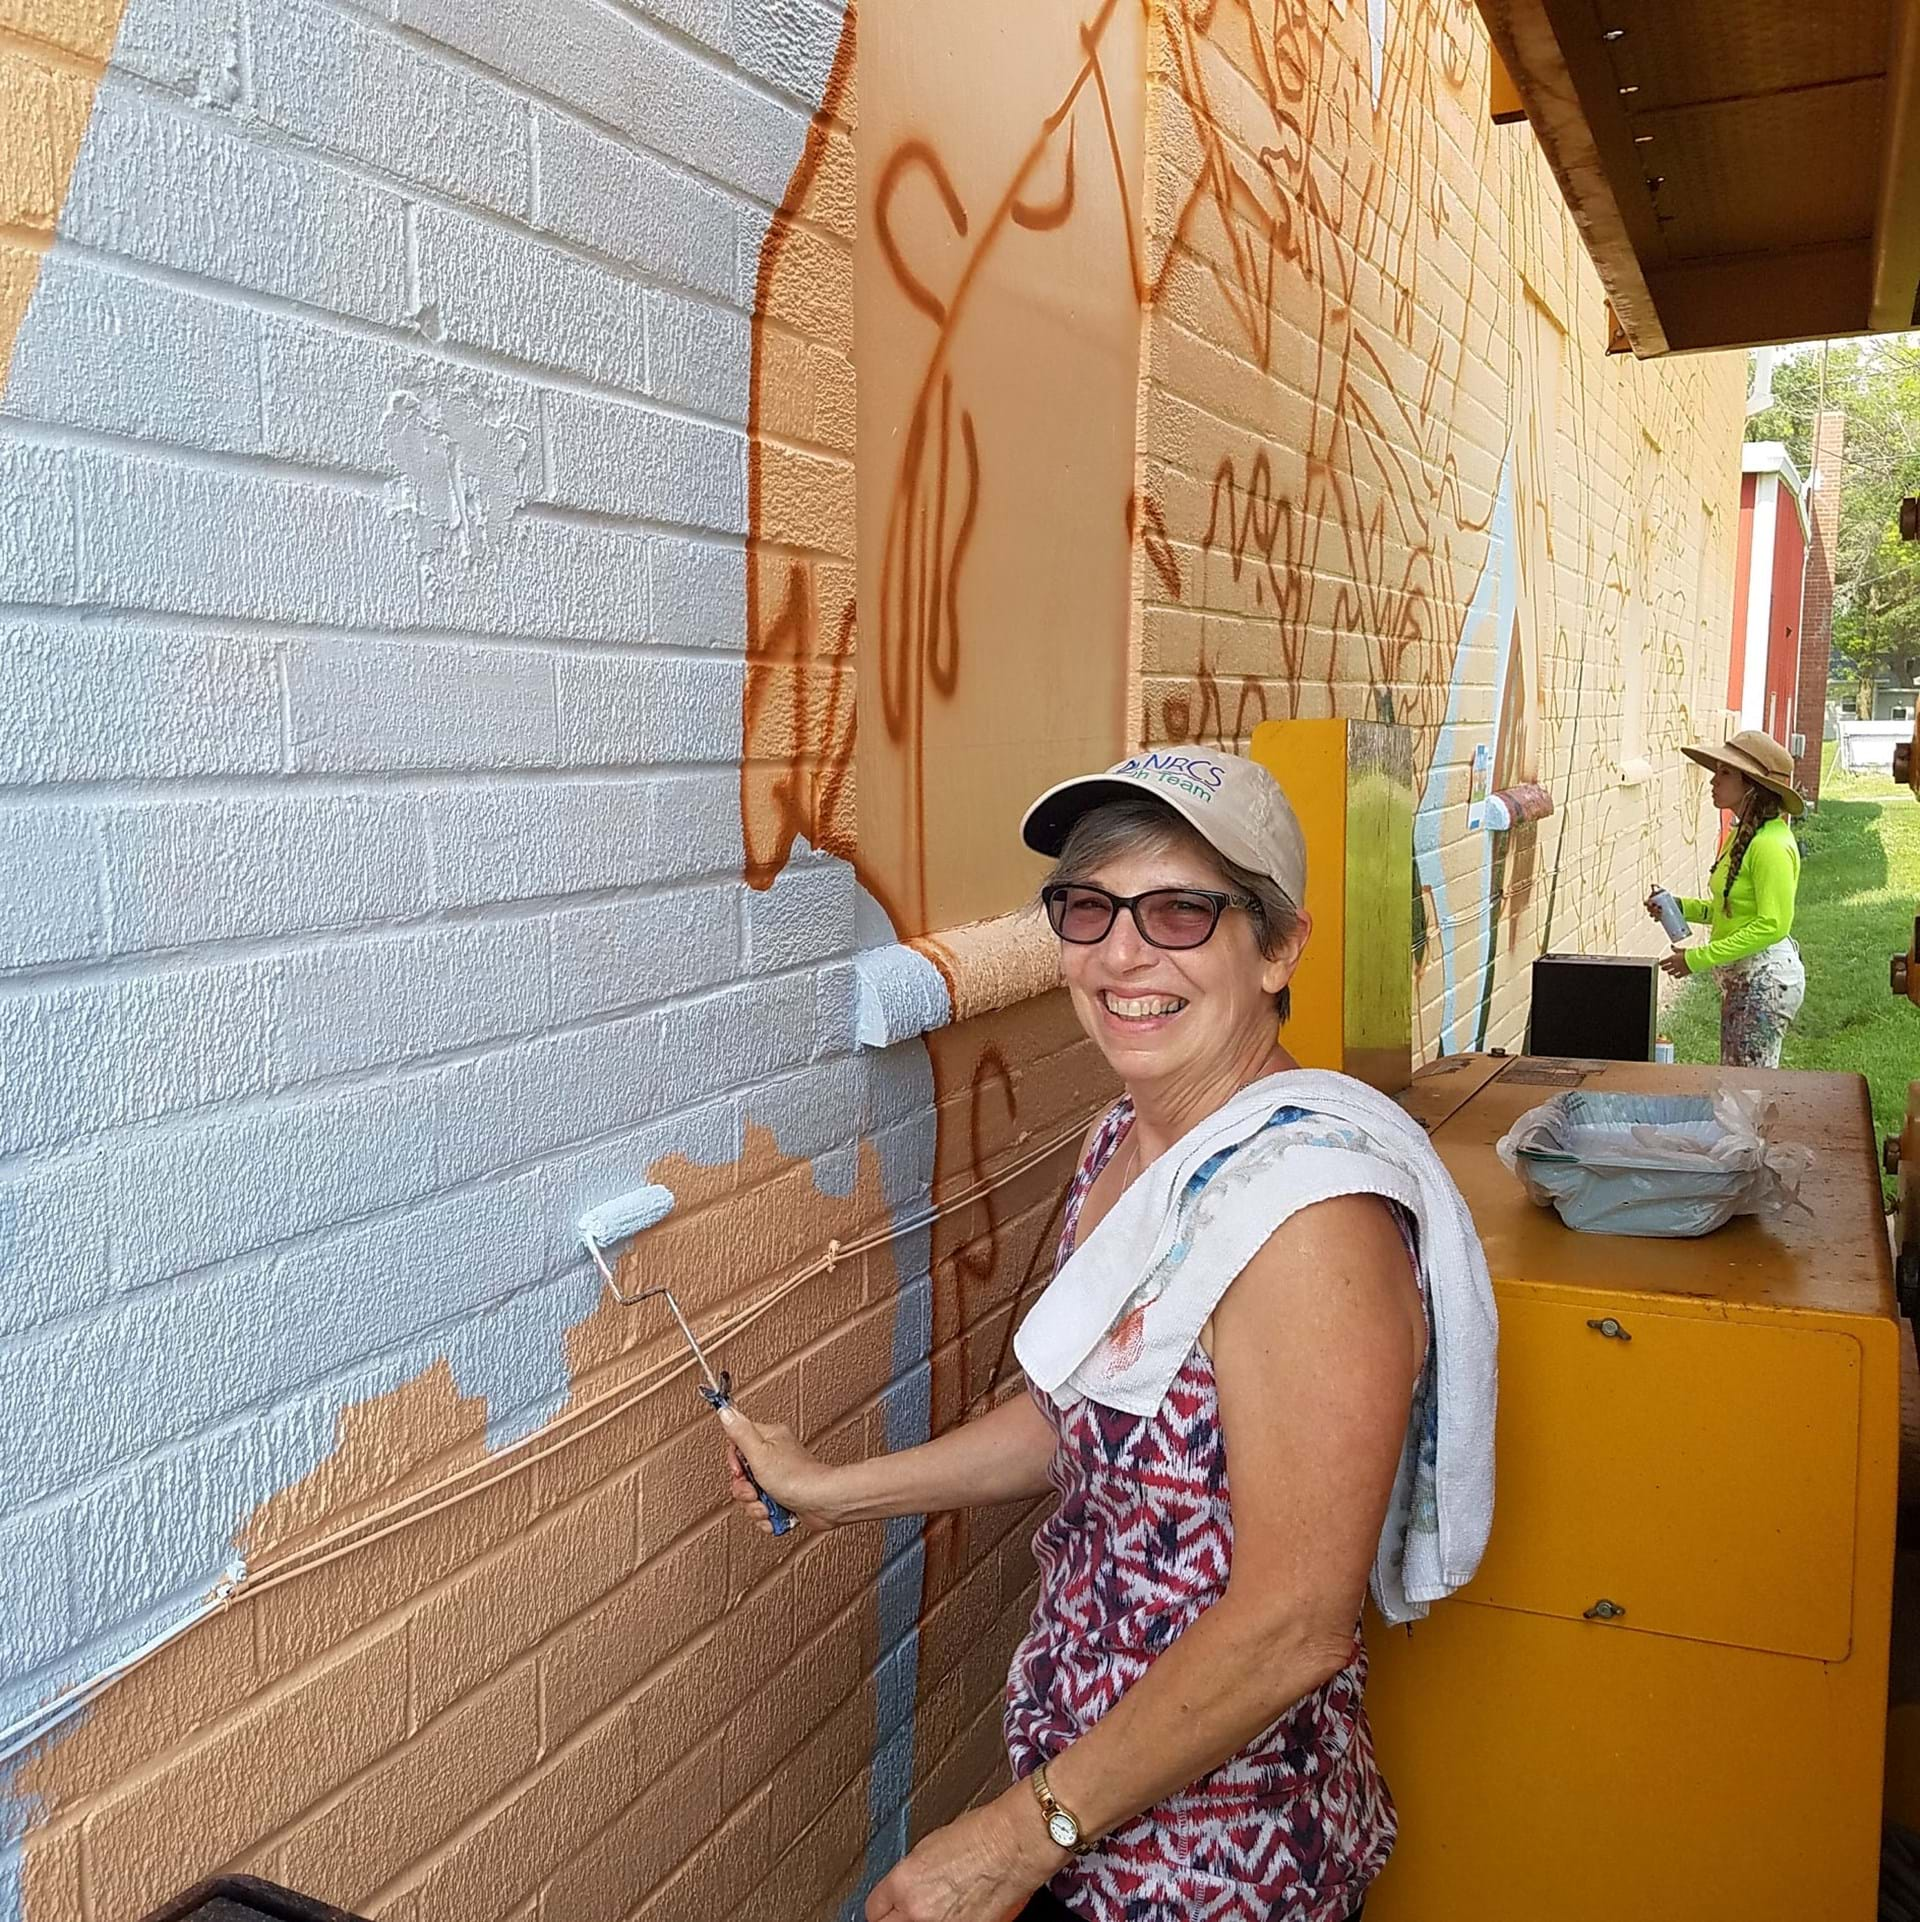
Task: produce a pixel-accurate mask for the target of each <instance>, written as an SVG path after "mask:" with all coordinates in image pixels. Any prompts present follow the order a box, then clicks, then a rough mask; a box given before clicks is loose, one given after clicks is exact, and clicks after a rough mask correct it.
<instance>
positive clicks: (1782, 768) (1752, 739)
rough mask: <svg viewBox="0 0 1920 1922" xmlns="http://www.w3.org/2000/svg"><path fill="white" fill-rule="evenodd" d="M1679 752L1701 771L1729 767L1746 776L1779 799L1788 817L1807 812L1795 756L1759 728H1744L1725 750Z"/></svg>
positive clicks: (1703, 748) (1693, 748) (1698, 748)
mask: <svg viewBox="0 0 1920 1922" xmlns="http://www.w3.org/2000/svg"><path fill="white" fill-rule="evenodd" d="M1680 752H1681V753H1682V754H1684V755H1685V756H1686V757H1687V759H1688V760H1690V761H1698V762H1699V763H1700V765H1701V766H1702V767H1705V768H1723V767H1726V768H1731V769H1732V770H1733V771H1734V773H1736V774H1744V775H1745V776H1746V777H1747V779H1748V780H1749V781H1751V782H1752V783H1753V784H1754V786H1755V787H1763V788H1767V789H1769V790H1771V791H1772V792H1773V793H1775V794H1777V795H1779V797H1780V799H1781V801H1782V802H1783V803H1784V804H1785V806H1786V810H1787V812H1788V813H1789V814H1802V813H1804V812H1805V811H1806V806H1807V804H1806V801H1805V800H1804V799H1803V798H1802V797H1801V794H1800V791H1799V789H1798V788H1796V787H1795V786H1794V784H1793V756H1792V755H1791V754H1789V753H1788V752H1787V750H1786V749H1785V748H1783V747H1782V746H1781V745H1780V743H1779V742H1778V741H1776V740H1775V739H1774V738H1773V736H1772V735H1771V734H1767V733H1764V732H1763V731H1762V730H1761V729H1759V728H1757V727H1749V728H1742V729H1741V731H1740V732H1739V733H1738V734H1736V735H1734V736H1733V737H1732V738H1731V739H1730V740H1729V741H1728V742H1727V743H1726V745H1725V746H1724V747H1684V748H1682V749H1681V750H1680Z"/></svg>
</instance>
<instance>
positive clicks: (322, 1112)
mask: <svg viewBox="0 0 1920 1922" xmlns="http://www.w3.org/2000/svg"><path fill="white" fill-rule="evenodd" d="M436 1125H437V1118H436V1116H435V1115H434V1113H433V1110H432V1106H431V1102H430V1100H429V1099H428V1091H427V1090H426V1089H425V1088H424V1087H423V1086H421V1085H420V1084H411V1085H408V1084H402V1085H400V1086H398V1087H379V1088H370V1089H360V1090H356V1091H353V1092H349V1093H332V1094H325V1095H315V1096H312V1097H310V1098H308V1099H305V1100H297V1101H286V1102H281V1103H277V1104H275V1105H274V1106H272V1107H270V1108H265V1109H261V1110H257V1111H255V1112H253V1113H249V1114H241V1115H236V1116H230V1117H226V1118H223V1119H221V1120H218V1121H213V1122H207V1123H203V1124H198V1125H194V1126H191V1127H171V1128H165V1129H160V1130H154V1131H143V1132H140V1133H136V1134H132V1135H128V1136H125V1137H123V1138H121V1139H120V1140H118V1141H116V1142H115V1144H114V1146H113V1150H112V1153H111V1155H110V1158H109V1162H108V1168H109V1175H108V1192H109V1196H110V1199H111V1206H112V1209H113V1228H112V1235H113V1251H114V1264H115V1268H116V1271H117V1273H118V1275H119V1277H120V1279H121V1280H122V1281H123V1282H139V1281H143V1280H151V1279H153V1278H155V1277H159V1276H165V1275H175V1274H183V1273H186V1272H188V1271H190V1270H192V1269H195V1268H201V1267H207V1266H210V1265H211V1264H212V1263H214V1262H218V1261H225V1260H228V1259H229V1258H231V1257H232V1256H235V1255H242V1254H247V1253H250V1252H252V1251H253V1250H256V1249H264V1248H268V1247H271V1246H272V1245H273V1244H274V1243H276V1242H279V1241H282V1240H285V1239H287V1238H289V1237H291V1236H294V1235H300V1234H304V1233H306V1232H308V1231H309V1230H311V1229H315V1228H324V1227H328V1226H331V1225H333V1224H335V1223H339V1222H347V1221H352V1220H355V1219H358V1218H359V1217H360V1216H362V1215H366V1214H369V1213H371V1212H373V1211H374V1210H375V1209H379V1208H385V1207H388V1206H391V1205H393V1204H394V1203H397V1202H404V1201H411V1200H414V1199H416V1198H418V1197H419V1196H421V1195H424V1194H428V1193H430V1192H432V1191H433V1190H434V1189H435V1188H436V1187H437V1186H438V1185H439V1184H438V1183H437V1182H436V1180H435V1178H434V1132H435V1128H436Z"/></svg>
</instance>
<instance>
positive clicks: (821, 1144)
mask: <svg viewBox="0 0 1920 1922" xmlns="http://www.w3.org/2000/svg"><path fill="white" fill-rule="evenodd" d="M861 1079H862V1070H861V1064H860V1063H859V1062H858V1061H857V1060H855V1059H853V1058H852V1057H851V1056H847V1055H842V1056H840V1057H839V1058H837V1059H835V1060H832V1061H822V1062H819V1063H817V1064H815V1065H814V1066H812V1067H808V1068H803V1069H801V1070H800V1072H799V1073H797V1074H787V1075H782V1076H781V1077H780V1078H779V1079H778V1080H777V1081H769V1082H766V1083H765V1084H763V1085H762V1086H760V1087H757V1088H753V1089H750V1090H749V1091H748V1092H747V1093H746V1094H744V1095H743V1096H742V1097H741V1107H742V1109H743V1110H744V1112H745V1114H746V1117H747V1119H748V1120H749V1121H752V1122H756V1123H757V1124H758V1125H759V1126H760V1127H762V1128H770V1129H771V1130H772V1131H773V1138H774V1140H775V1141H776V1142H777V1143H778V1144H779V1147H780V1152H781V1153H782V1154H783V1155H788V1156H805V1157H806V1158H807V1159H808V1160H811V1159H812V1158H813V1157H814V1156H816V1155H822V1154H826V1153H829V1152H830V1151H832V1150H834V1149H837V1148H844V1147H847V1146H849V1145H851V1144H852V1143H853V1142H854V1141H855V1140H856V1139H857V1138H858V1136H859V1133H860V1111H861V1107H862V1105H863V1101H864V1091H863V1090H862V1088H861V1085H860V1084H861Z"/></svg>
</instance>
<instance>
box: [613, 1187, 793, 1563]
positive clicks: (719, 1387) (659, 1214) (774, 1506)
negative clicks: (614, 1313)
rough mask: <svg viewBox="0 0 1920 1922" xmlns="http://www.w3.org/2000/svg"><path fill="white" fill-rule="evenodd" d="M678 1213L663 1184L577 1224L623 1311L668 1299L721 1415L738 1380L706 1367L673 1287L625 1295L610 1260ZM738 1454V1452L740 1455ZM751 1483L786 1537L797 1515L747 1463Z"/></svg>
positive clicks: (621, 1198)
mask: <svg viewBox="0 0 1920 1922" xmlns="http://www.w3.org/2000/svg"><path fill="white" fill-rule="evenodd" d="M672 1209H673V1190H672V1189H671V1188H663V1187H661V1186H660V1185H659V1183H658V1182H650V1183H649V1184H648V1185H647V1186H646V1187H644V1188H635V1189H634V1190H633V1192H632V1193H631V1194H624V1195H616V1196H615V1197H614V1198H613V1199H612V1200H611V1201H603V1202H602V1203H601V1204H600V1205H599V1207H597V1208H589V1209H588V1210H587V1212H586V1213H585V1214H584V1215H582V1216H581V1217H580V1219H579V1221H578V1223H577V1224H576V1229H577V1232H578V1233H579V1236H580V1242H581V1245H582V1246H583V1247H584V1248H585V1249H586V1251H587V1253H588V1254H589V1255H591V1256H592V1257H593V1265H594V1266H595V1267H596V1268H598V1269H599V1270H600V1276H601V1279H602V1280H603V1281H604V1282H605V1283H606V1284H607V1288H608V1290H609V1292H610V1293H611V1294H612V1296H613V1298H614V1300H615V1301H617V1302H619V1303H620V1305H621V1306H622V1307H624V1308H632V1307H635V1306H637V1305H638V1304H639V1303H641V1302H643V1301H651V1300H653V1298H654V1297H655V1296H656V1295H660V1296H664V1297H665V1299H666V1304H667V1306H668V1307H669V1308H670V1309H671V1310H672V1311H673V1318H674V1320H675V1321H677V1322H678V1323H679V1324H680V1332H681V1334H682V1335H684V1336H685V1337H686V1342H687V1346H688V1348H689V1349H691V1350H692V1352H693V1358H694V1360H695V1361H696V1362H697V1363H698V1364H699V1366H700V1372H701V1374H703V1375H704V1376H705V1377H706V1380H705V1381H704V1382H703V1383H701V1384H700V1398H701V1399H702V1400H703V1401H704V1402H705V1403H706V1404H707V1406H708V1407H709V1408H711V1409H712V1410H713V1411H714V1412H715V1413H716V1414H718V1413H719V1411H720V1410H721V1409H723V1408H731V1407H732V1406H733V1377H732V1375H731V1374H729V1373H728V1371H727V1370H726V1369H724V1368H723V1369H721V1371H720V1372H719V1374H718V1375H716V1374H715V1373H714V1372H713V1370H712V1368H711V1367H710V1366H709V1365H708V1363H707V1357H706V1352H705V1350H704V1349H702V1348H701V1346H700V1344H699V1342H698V1341H696V1340H695V1339H694V1333H693V1330H692V1328H690V1327H689V1326H688V1325H687V1318H686V1316H685V1315H683V1314H682V1313H681V1312H680V1304H679V1303H678V1302H677V1301H675V1300H674V1298H673V1291H672V1289H670V1288H643V1289H641V1291H640V1292H639V1293H638V1294H637V1295H627V1294H622V1293H621V1292H620V1284H619V1282H618V1281H617V1280H616V1279H615V1278H614V1272H613V1266H612V1264H611V1263H610V1262H609V1261H608V1260H607V1250H608V1249H609V1248H611V1247H612V1246H613V1245H614V1244H615V1243H616V1242H621V1241H625V1240H626V1239H628V1237H629V1236H632V1235H637V1234H639V1233H640V1231H641V1230H642V1229H643V1228H651V1227H652V1226H653V1225H654V1223H655V1222H658V1221H664V1220H665V1219H666V1217H667V1216H668V1214H670V1213H671V1212H672ZM736 1452H737V1451H736ZM740 1466H741V1468H742V1470H743V1471H744V1472H745V1474H746V1477H747V1480H748V1481H749V1482H750V1483H752V1486H753V1492H754V1493H755V1494H756V1495H758V1496H759V1497H760V1506H761V1507H762V1508H763V1509H764V1510H765V1511H766V1516H767V1520H768V1521H769V1522H771V1523H772V1524H773V1532H774V1533H775V1534H776V1535H784V1534H785V1533H786V1532H787V1531H788V1529H790V1528H791V1527H792V1526H793V1516H792V1515H791V1514H790V1513H788V1511H787V1510H786V1509H785V1508H783V1507H782V1506H781V1505H780V1504H779V1503H778V1502H777V1501H775V1500H774V1498H773V1497H772V1496H771V1495H769V1494H768V1493H767V1491H766V1490H765V1489H764V1488H762V1487H761V1486H760V1484H759V1483H758V1482H757V1481H754V1479H753V1470H752V1469H750V1468H748V1467H747V1465H746V1462H745V1460H744V1458H743V1459H742V1461H741V1464H740Z"/></svg>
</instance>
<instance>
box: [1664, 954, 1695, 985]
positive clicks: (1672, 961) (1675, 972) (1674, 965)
mask: <svg viewBox="0 0 1920 1922" xmlns="http://www.w3.org/2000/svg"><path fill="white" fill-rule="evenodd" d="M1660 972H1661V973H1662V974H1670V975H1672V976H1673V978H1674V979H1675V980H1676V981H1684V980H1685V979H1686V978H1687V976H1688V975H1690V974H1691V973H1692V972H1693V970H1692V969H1691V968H1690V967H1688V966H1687V951H1686V949H1685V948H1675V949H1674V951H1673V952H1672V953H1671V954H1669V955H1667V956H1665V957H1664V958H1663V959H1662V961H1661V963H1660Z"/></svg>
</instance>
